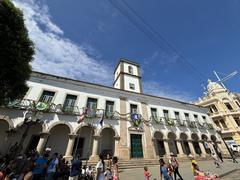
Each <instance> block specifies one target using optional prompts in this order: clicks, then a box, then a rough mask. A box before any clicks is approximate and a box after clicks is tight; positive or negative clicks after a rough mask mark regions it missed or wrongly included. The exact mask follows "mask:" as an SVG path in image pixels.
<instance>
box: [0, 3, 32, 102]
mask: <svg viewBox="0 0 240 180" xmlns="http://www.w3.org/2000/svg"><path fill="white" fill-rule="evenodd" d="M33 55H34V46H33V42H32V41H31V40H30V39H29V37H28V31H27V29H26V27H25V25H24V19H23V13H22V11H21V10H19V9H18V8H16V7H15V6H14V4H13V3H12V2H11V1H10V0H0V105H3V104H5V103H7V102H9V101H12V100H15V99H19V98H22V97H23V96H24V95H25V93H26V92H27V90H28V87H27V85H26V80H28V79H29V78H30V74H31V65H30V62H31V61H32V59H33Z"/></svg>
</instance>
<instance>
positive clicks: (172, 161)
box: [169, 152, 183, 180]
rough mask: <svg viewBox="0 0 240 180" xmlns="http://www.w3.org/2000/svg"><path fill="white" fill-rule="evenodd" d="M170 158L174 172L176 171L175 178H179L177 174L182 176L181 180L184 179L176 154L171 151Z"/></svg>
mask: <svg viewBox="0 0 240 180" xmlns="http://www.w3.org/2000/svg"><path fill="white" fill-rule="evenodd" d="M170 156H171V157H170V159H169V164H170V165H171V166H172V168H173V173H174V179H175V180H177V175H178V177H179V178H180V180H183V178H182V176H181V175H180V173H179V171H178V168H179V163H178V161H177V159H176V157H175V155H174V154H173V153H172V152H171V153H170Z"/></svg>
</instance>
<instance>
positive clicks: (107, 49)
mask: <svg viewBox="0 0 240 180" xmlns="http://www.w3.org/2000/svg"><path fill="white" fill-rule="evenodd" d="M125 1H126V0H125ZM14 2H15V4H16V5H17V6H18V7H20V8H21V9H22V10H23V11H24V15H25V19H26V25H27V27H28V30H29V34H30V37H31V38H32V39H33V41H34V43H35V46H36V55H35V60H34V61H33V69H34V70H37V71H43V72H47V73H51V74H57V75H61V76H68V77H70V78H74V79H79V80H84V81H90V82H96V83H100V84H105V85H109V86H111V85H112V82H113V79H112V78H113V76H112V73H113V70H114V67H115V65H116V63H117V61H118V60H119V58H121V57H124V58H127V59H130V60H134V61H136V62H138V63H140V64H141V66H142V76H143V85H144V92H146V93H150V94H155V95H159V96H165V97H170V98H174V99H180V100H184V101H194V100H196V99H197V98H198V97H199V96H202V93H203V88H202V87H201V83H203V82H204V83H205V85H206V83H207V79H208V78H210V79H213V80H216V78H215V77H214V75H213V73H212V71H213V70H216V71H218V72H222V73H225V74H227V73H230V72H232V71H234V70H237V71H240V68H239V58H240V31H239V29H240V21H239V19H240V1H239V0H231V1H229V0H211V1H209V0H202V1H192V0H181V1H179V0H152V1H139V0H127V2H128V4H129V6H131V7H132V8H133V9H134V10H135V11H136V12H137V13H138V14H139V15H140V16H141V17H142V18H144V20H145V21H146V22H147V23H148V24H150V25H151V27H153V28H154V30H155V31H157V33H159V34H160V35H161V36H162V37H164V38H165V39H166V40H167V41H168V42H169V43H170V44H171V46H173V47H174V48H175V49H177V51H178V52H179V53H180V54H182V55H183V56H184V57H185V58H186V59H187V60H188V62H190V63H191V64H192V65H193V66H194V67H195V68H196V69H197V70H198V71H199V72H201V74H202V75H201V76H200V77H199V75H198V73H196V72H193V70H192V69H191V68H189V67H188V66H186V65H185V64H184V63H182V59H181V58H179V56H176V54H175V52H174V51H172V50H171V49H170V48H168V46H167V45H166V43H164V41H162V40H161V39H160V38H159V37H157V36H153V37H154V39H155V41H157V43H158V44H159V46H161V47H163V48H159V46H157V45H156V44H155V43H154V42H152V41H151V40H150V39H149V38H147V36H146V35H145V34H144V33H143V32H142V31H141V30H139V28H136V27H135V26H134V25H133V24H132V23H131V22H130V21H129V20H128V19H127V18H126V17H125V16H123V15H122V14H121V13H120V12H119V11H118V10H117V9H116V8H115V7H114V6H112V4H111V3H110V2H109V0H101V1H100V0H82V1H79V0H61V1H59V0H48V1H46V0H45V1H44V0H14ZM114 2H115V3H121V4H120V5H121V8H123V7H125V6H123V3H122V2H123V1H122V0H115V1H114ZM126 13H129V11H128V12H125V14H126ZM130 15H131V13H130ZM137 22H139V20H137ZM140 25H141V24H140ZM141 28H143V29H144V28H146V27H144V26H141ZM155 35H156V34H155ZM239 77H240V76H239V75H237V76H235V77H233V78H232V79H230V80H228V81H227V82H226V83H225V84H226V86H227V87H228V88H229V89H231V90H232V91H238V92H239V82H240V78H239Z"/></svg>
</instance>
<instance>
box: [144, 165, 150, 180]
mask: <svg viewBox="0 0 240 180" xmlns="http://www.w3.org/2000/svg"><path fill="white" fill-rule="evenodd" d="M144 177H145V180H150V177H151V173H150V172H149V171H148V168H147V167H144Z"/></svg>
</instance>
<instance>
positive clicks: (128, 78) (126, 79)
mask: <svg viewBox="0 0 240 180" xmlns="http://www.w3.org/2000/svg"><path fill="white" fill-rule="evenodd" d="M129 83H132V84H134V85H135V90H132V89H130V87H129ZM124 89H125V90H127V91H132V92H138V93H139V92H140V86H139V80H138V78H137V77H134V76H130V75H126V74H125V76H124Z"/></svg>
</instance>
